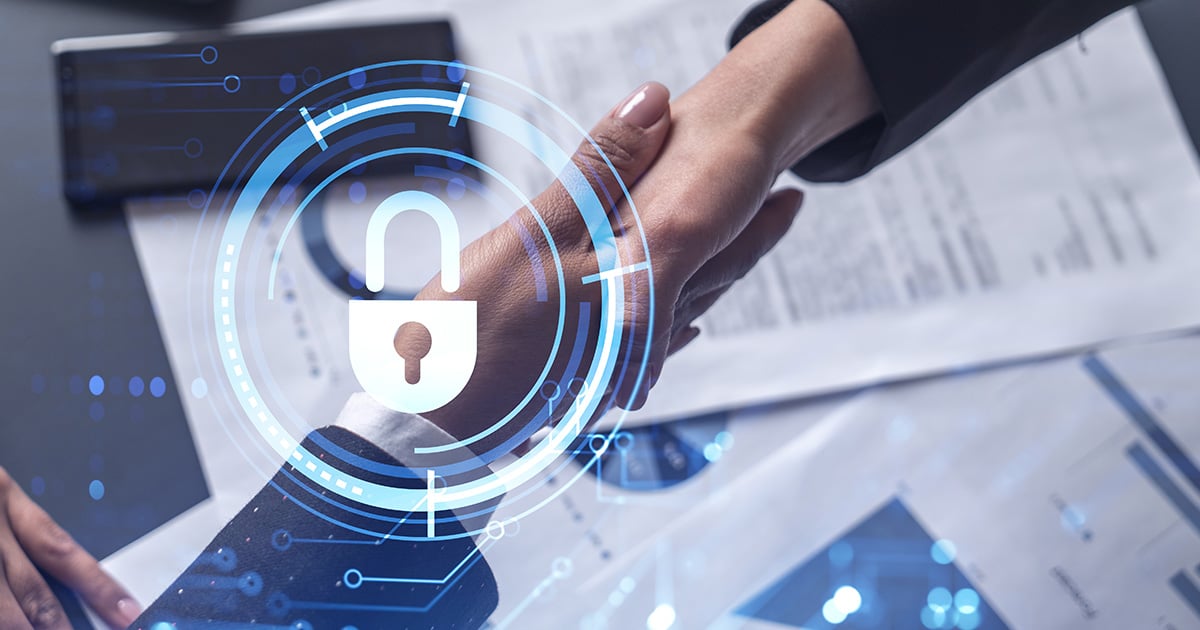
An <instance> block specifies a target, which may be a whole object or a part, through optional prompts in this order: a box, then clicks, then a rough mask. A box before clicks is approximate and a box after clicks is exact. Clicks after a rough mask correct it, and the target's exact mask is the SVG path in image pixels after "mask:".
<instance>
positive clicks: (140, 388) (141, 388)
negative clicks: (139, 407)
mask: <svg viewBox="0 0 1200 630" xmlns="http://www.w3.org/2000/svg"><path fill="white" fill-rule="evenodd" d="M145 391H146V381H143V380H142V377H140V376H134V377H132V378H130V379H129V395H130V396H133V397H134V398H137V397H138V396H141V395H142V393H143V392H145Z"/></svg>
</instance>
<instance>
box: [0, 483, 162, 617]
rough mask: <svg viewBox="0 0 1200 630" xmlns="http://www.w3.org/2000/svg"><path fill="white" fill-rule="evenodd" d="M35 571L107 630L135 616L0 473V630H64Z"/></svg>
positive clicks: (92, 564) (123, 595)
mask: <svg viewBox="0 0 1200 630" xmlns="http://www.w3.org/2000/svg"><path fill="white" fill-rule="evenodd" d="M39 568H40V569H41V570H43V571H45V572H46V573H48V574H50V575H52V576H54V577H55V578H56V579H58V580H59V581H61V582H62V583H63V584H66V585H67V586H69V587H71V588H72V589H74V591H75V592H76V593H79V594H80V595H81V596H82V597H83V600H84V602H86V603H87V605H88V606H90V607H91V609H92V610H93V611H95V612H96V614H98V615H99V616H100V618H101V619H103V620H104V621H105V622H106V623H108V624H109V625H110V626H111V627H113V628H122V629H123V628H126V627H128V626H129V624H131V623H133V621H134V620H135V619H137V617H138V615H139V614H141V609H140V607H139V606H138V605H137V603H136V602H135V601H134V600H133V597H131V596H130V595H129V593H128V592H126V591H125V589H124V588H123V587H122V586H121V585H120V584H118V583H117V581H116V580H115V579H113V577H112V576H111V575H109V574H108V573H107V572H105V571H104V569H103V568H101V567H100V564H99V563H98V562H96V559H95V558H93V557H92V556H91V555H90V554H88V552H86V551H84V550H83V548H82V547H80V546H79V545H78V544H77V543H76V542H75V541H74V540H73V539H72V538H71V535H70V534H68V533H67V532H66V531H64V530H63V529H62V528H61V527H59V526H58V524H57V523H55V522H54V519H52V518H50V515H49V514H46V512H45V510H43V509H42V508H40V507H38V506H37V504H35V503H34V502H33V500H31V499H30V498H29V497H28V496H27V495H26V494H25V492H24V491H22V490H21V487H20V486H19V485H18V484H17V483H16V481H14V480H13V479H12V477H10V476H9V475H8V473H7V471H5V470H4V468H0V628H4V629H5V630H22V629H29V628H35V629H38V630H40V629H42V628H64V629H67V630H69V629H70V627H71V622H70V621H69V620H68V619H67V615H66V613H65V612H63V608H62V605H61V604H60V603H59V602H58V599H57V598H55V597H54V593H53V592H52V591H51V590H50V587H49V586H47V585H46V581H45V580H43V579H42V576H41V575H40V574H39V573H38V569H39Z"/></svg>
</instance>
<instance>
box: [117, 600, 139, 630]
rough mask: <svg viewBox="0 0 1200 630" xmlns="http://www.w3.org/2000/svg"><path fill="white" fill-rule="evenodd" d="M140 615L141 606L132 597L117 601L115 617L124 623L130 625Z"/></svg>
mask: <svg viewBox="0 0 1200 630" xmlns="http://www.w3.org/2000/svg"><path fill="white" fill-rule="evenodd" d="M141 616H142V607H141V606H139V605H138V603H137V602H135V601H133V599H132V598H130V597H126V598H124V599H122V600H121V601H119V602H117V617H118V618H119V619H120V620H121V621H122V622H123V623H124V624H125V625H126V626H129V625H132V624H133V622H135V621H137V618H138V617H141Z"/></svg>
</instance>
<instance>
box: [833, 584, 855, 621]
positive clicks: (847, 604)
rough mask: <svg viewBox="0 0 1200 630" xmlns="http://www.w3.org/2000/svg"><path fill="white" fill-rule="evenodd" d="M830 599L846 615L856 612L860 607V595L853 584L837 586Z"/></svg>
mask: <svg viewBox="0 0 1200 630" xmlns="http://www.w3.org/2000/svg"><path fill="white" fill-rule="evenodd" d="M831 601H832V602H833V603H834V604H835V605H836V606H837V607H838V610H840V611H842V612H844V613H846V614H847V615H853V614H854V613H856V612H858V609H859V608H862V595H861V594H860V593H859V592H858V589H856V588H854V587H853V586H841V587H838V590H836V591H834V592H833V599H832V600H831Z"/></svg>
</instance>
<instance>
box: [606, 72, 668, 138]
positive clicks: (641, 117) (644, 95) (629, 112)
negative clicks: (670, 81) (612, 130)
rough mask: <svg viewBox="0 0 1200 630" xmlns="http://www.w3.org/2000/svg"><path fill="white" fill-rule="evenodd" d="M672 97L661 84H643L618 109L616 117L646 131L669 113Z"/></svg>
mask: <svg viewBox="0 0 1200 630" xmlns="http://www.w3.org/2000/svg"><path fill="white" fill-rule="evenodd" d="M670 100H671V95H670V93H668V92H667V88H665V87H663V85H662V84H661V83H654V82H650V83H643V84H642V85H641V87H639V88H638V89H636V90H634V91H633V94H630V95H629V96H628V97H626V98H625V100H624V101H622V102H621V104H620V105H618V106H617V108H616V112H617V114H616V117H617V118H618V119H620V120H623V121H625V122H627V123H629V124H631V125H633V126H635V127H640V128H642V129H646V128H648V127H650V126H651V125H653V124H654V123H656V122H658V121H659V119H661V118H662V117H663V116H665V115H666V113H667V106H668V104H669V103H670Z"/></svg>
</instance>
